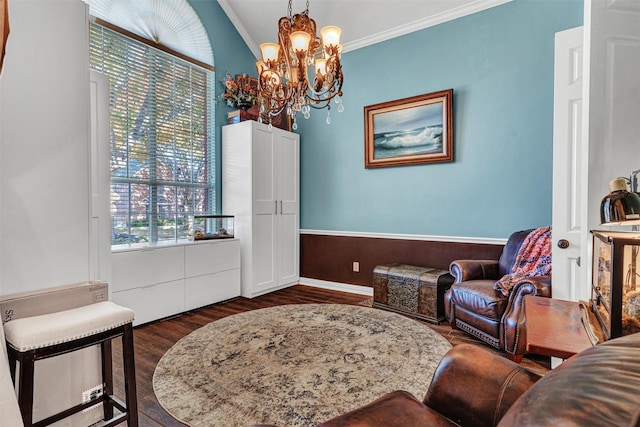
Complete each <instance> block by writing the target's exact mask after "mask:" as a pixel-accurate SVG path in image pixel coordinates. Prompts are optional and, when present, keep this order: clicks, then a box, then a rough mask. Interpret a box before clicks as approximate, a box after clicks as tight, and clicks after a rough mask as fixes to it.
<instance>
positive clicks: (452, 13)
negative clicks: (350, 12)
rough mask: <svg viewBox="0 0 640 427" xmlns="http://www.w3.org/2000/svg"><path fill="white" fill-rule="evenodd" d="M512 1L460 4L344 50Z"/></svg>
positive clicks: (353, 43)
mask: <svg viewBox="0 0 640 427" xmlns="http://www.w3.org/2000/svg"><path fill="white" fill-rule="evenodd" d="M512 1H513V0H480V1H478V2H475V3H473V4H470V5H466V6H460V7H458V8H455V9H451V10H449V11H447V12H445V13H441V14H438V15H434V16H430V17H428V18H424V19H419V20H417V21H414V22H410V23H407V24H405V25H401V26H399V27H396V28H392V29H390V30H387V31H382V32H380V33H376V34H373V35H371V36H370V37H364V38H361V39H358V40H355V41H352V42H349V43H346V44H344V45H343V47H342V51H343V52H349V51H352V50H356V49H361V48H363V47H367V46H371V45H373V44H376V43H380V42H383V41H386V40H390V39H393V38H396V37H400V36H403V35H405V34H409V33H413V32H415V31H419V30H424V29H425V28H429V27H434V26H436V25H440V24H443V23H445V22H449V21H453V20H454V19H458V18H462V17H463V16H467V15H472V14H474V13H478V12H482V11H483V10H487V9H491V8H492V7H496V6H500V5H502V4H505V3H510V2H512Z"/></svg>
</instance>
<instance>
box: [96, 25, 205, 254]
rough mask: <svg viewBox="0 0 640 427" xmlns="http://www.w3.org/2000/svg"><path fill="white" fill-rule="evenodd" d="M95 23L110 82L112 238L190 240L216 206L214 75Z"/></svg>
mask: <svg viewBox="0 0 640 427" xmlns="http://www.w3.org/2000/svg"><path fill="white" fill-rule="evenodd" d="M90 25H91V26H90V60H91V67H92V68H93V69H95V70H97V71H99V72H101V73H104V74H107V75H108V76H109V84H110V97H111V105H110V127H111V136H110V144H111V147H110V150H111V217H112V218H111V219H112V228H113V232H112V244H114V245H116V244H121V243H133V242H159V241H169V240H179V239H184V238H186V237H187V236H186V233H187V219H188V217H189V216H190V215H193V214H194V213H204V212H214V211H215V190H214V188H215V186H214V185H213V184H214V170H213V167H214V164H215V162H214V149H213V144H212V138H211V136H210V128H212V125H211V122H210V121H211V117H212V115H211V101H210V100H211V98H212V97H211V96H210V92H211V89H210V88H211V82H212V81H213V77H212V74H213V73H211V72H210V71H208V70H205V69H203V68H200V67H198V66H196V65H193V64H191V63H189V62H186V61H184V60H182V59H179V58H177V57H174V56H171V55H169V54H167V53H165V52H163V51H160V50H158V49H154V48H153V47H151V46H148V45H146V44H143V43H140V42H138V41H136V40H133V39H130V38H128V37H126V36H124V35H122V34H119V33H117V32H115V31H113V30H110V29H108V28H106V27H103V26H101V25H99V24H97V23H95V22H92V23H91V24H90Z"/></svg>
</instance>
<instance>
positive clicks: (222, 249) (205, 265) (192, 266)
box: [185, 240, 240, 277]
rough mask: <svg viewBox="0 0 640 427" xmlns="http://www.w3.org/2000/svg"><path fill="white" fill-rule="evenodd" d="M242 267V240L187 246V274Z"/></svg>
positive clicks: (187, 275) (189, 275)
mask: <svg viewBox="0 0 640 427" xmlns="http://www.w3.org/2000/svg"><path fill="white" fill-rule="evenodd" d="M234 268H240V241H238V240H223V241H216V242H207V243H198V244H193V245H189V246H185V276H186V277H194V276H202V275H204V274H212V273H218V272H221V271H225V270H231V269H234Z"/></svg>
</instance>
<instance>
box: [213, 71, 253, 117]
mask: <svg viewBox="0 0 640 427" xmlns="http://www.w3.org/2000/svg"><path fill="white" fill-rule="evenodd" d="M222 82H223V84H224V93H223V94H222V95H221V99H222V100H223V101H224V102H226V104H227V106H229V107H233V108H238V109H240V110H243V111H247V110H248V109H249V108H251V107H253V106H254V105H257V104H258V79H256V78H252V77H249V76H248V75H246V74H242V75H240V74H238V75H236V77H233V76H232V75H231V74H230V73H229V72H227V74H226V76H225V78H224V80H223V81H222Z"/></svg>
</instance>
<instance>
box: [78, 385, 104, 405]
mask: <svg viewBox="0 0 640 427" xmlns="http://www.w3.org/2000/svg"><path fill="white" fill-rule="evenodd" d="M103 393H104V386H103V385H102V384H98V385H97V386H95V387H91V388H90V389H88V390H85V391H83V392H82V403H87V402H91V401H92V400H96V399H97V398H99V397H100V396H102V394H103Z"/></svg>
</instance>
